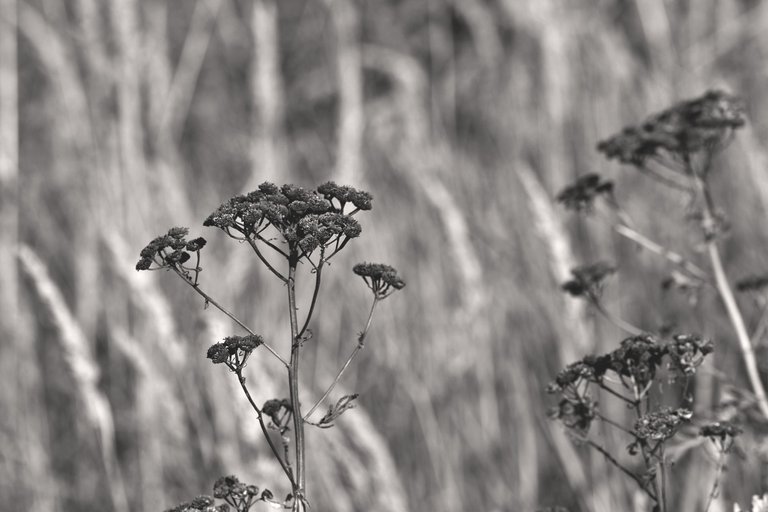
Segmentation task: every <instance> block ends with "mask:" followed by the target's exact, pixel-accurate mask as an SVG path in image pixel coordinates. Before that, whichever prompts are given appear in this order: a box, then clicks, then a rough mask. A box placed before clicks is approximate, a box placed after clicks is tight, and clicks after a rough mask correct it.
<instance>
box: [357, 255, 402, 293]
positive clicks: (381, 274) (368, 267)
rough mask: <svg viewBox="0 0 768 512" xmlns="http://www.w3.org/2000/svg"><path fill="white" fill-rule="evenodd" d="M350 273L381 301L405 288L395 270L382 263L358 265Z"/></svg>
mask: <svg viewBox="0 0 768 512" xmlns="http://www.w3.org/2000/svg"><path fill="white" fill-rule="evenodd" d="M352 271H353V272H354V273H355V274H357V275H359V276H360V277H362V278H363V280H364V281H365V284H367V285H368V288H370V289H371V291H373V293H374V295H375V296H376V297H378V298H381V299H383V298H385V297H388V296H389V295H391V294H392V293H394V292H395V291H396V290H402V289H403V288H405V281H403V280H402V279H401V278H400V277H399V276H398V275H397V270H395V269H394V267H391V266H389V265H384V264H383V263H358V264H357V265H355V266H354V267H352Z"/></svg>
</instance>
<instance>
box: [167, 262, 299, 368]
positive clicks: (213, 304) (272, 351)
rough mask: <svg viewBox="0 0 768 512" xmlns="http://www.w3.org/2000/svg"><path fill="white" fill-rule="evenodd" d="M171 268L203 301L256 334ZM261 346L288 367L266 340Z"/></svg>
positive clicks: (177, 270)
mask: <svg viewBox="0 0 768 512" xmlns="http://www.w3.org/2000/svg"><path fill="white" fill-rule="evenodd" d="M172 268H173V270H174V271H175V272H176V273H177V274H178V275H179V277H181V278H182V279H183V280H184V282H186V283H187V284H189V285H190V286H191V287H192V289H193V290H195V291H196V292H197V293H198V294H199V295H200V296H201V297H203V298H204V299H205V302H207V303H208V304H211V305H212V306H213V307H215V308H216V309H218V310H219V311H221V312H222V313H224V314H225V315H227V316H228V317H229V318H230V319H231V320H232V321H233V322H235V323H236V324H237V325H239V326H240V327H242V328H243V329H245V330H246V331H247V332H248V334H253V335H255V334H256V333H255V332H253V331H252V330H251V329H250V328H249V327H248V326H247V325H245V324H244V323H243V322H241V321H240V319H238V318H237V317H236V316H235V315H233V314H232V313H230V312H229V311H228V310H226V309H225V308H224V306H222V305H221V304H219V303H218V302H216V301H215V300H214V299H213V298H212V297H211V296H210V295H208V294H207V293H205V292H204V291H203V290H201V289H200V285H197V284H193V283H192V282H190V281H189V279H187V278H186V277H185V276H184V274H182V273H181V272H180V271H179V269H177V268H176V267H172ZM262 346H263V347H264V348H266V349H267V350H268V351H269V352H270V353H271V354H272V355H273V356H275V357H276V358H277V359H278V360H279V361H280V362H281V363H283V366H285V367H286V368H287V367H288V363H287V362H286V361H285V359H283V358H282V357H280V354H278V353H277V352H275V350H274V349H273V348H272V347H270V346H269V344H267V342H263V343H262Z"/></svg>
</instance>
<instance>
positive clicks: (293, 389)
mask: <svg viewBox="0 0 768 512" xmlns="http://www.w3.org/2000/svg"><path fill="white" fill-rule="evenodd" d="M297 265H298V254H297V251H296V249H295V248H293V247H292V248H291V254H290V256H289V258H288V315H289V317H290V322H291V362H290V365H289V366H288V385H289V388H290V398H291V409H292V411H291V412H292V414H293V429H294V436H295V439H296V482H295V485H294V499H295V500H296V503H304V500H305V498H304V489H305V475H304V465H305V462H304V455H305V454H304V419H303V417H302V416H301V402H300V400H299V362H300V359H299V356H300V352H301V339H300V338H299V336H298V334H299V326H298V320H297V319H296V266H297Z"/></svg>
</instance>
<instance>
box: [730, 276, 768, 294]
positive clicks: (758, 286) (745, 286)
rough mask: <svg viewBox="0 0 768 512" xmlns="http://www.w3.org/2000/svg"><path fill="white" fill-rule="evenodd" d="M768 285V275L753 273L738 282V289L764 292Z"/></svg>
mask: <svg viewBox="0 0 768 512" xmlns="http://www.w3.org/2000/svg"><path fill="white" fill-rule="evenodd" d="M766 287H768V275H765V274H763V275H752V276H747V277H745V278H743V279H740V280H739V281H737V282H736V289H737V290H738V291H740V292H744V293H747V292H762V291H764V290H765V288H766Z"/></svg>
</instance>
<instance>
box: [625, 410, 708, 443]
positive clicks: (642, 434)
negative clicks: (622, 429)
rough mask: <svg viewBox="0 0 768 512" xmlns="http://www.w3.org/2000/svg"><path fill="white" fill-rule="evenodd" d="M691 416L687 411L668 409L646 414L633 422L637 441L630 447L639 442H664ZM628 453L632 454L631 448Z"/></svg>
mask: <svg viewBox="0 0 768 512" xmlns="http://www.w3.org/2000/svg"><path fill="white" fill-rule="evenodd" d="M692 416H693V413H692V412H691V411H690V410H688V409H682V408H681V409H671V408H669V407H665V408H664V409H661V410H659V411H656V412H652V413H649V414H646V415H645V416H643V417H642V418H640V419H638V420H637V421H636V422H635V428H634V432H633V433H634V435H635V437H636V438H637V440H638V441H636V442H635V443H632V445H630V447H632V446H633V445H636V444H637V443H638V442H639V440H650V441H666V440H667V439H670V438H671V437H673V436H674V435H675V434H677V432H678V430H680V428H681V427H682V426H683V425H684V424H686V423H688V422H689V421H690V419H691V417H692ZM630 453H632V449H631V448H630Z"/></svg>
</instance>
